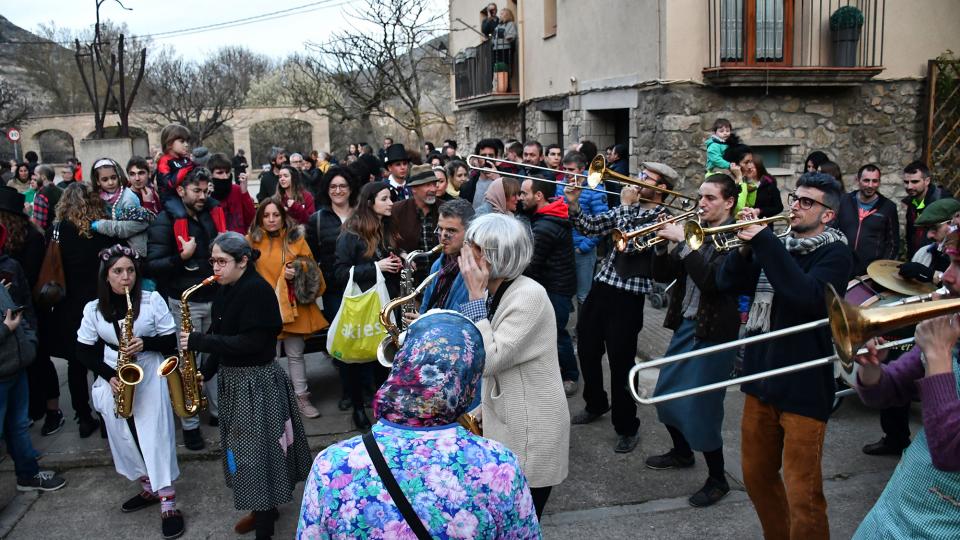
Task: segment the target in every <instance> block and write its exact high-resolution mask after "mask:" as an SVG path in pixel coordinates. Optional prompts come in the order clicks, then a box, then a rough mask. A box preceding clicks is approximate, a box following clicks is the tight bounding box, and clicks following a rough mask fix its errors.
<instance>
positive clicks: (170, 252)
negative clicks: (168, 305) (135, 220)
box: [146, 199, 218, 302]
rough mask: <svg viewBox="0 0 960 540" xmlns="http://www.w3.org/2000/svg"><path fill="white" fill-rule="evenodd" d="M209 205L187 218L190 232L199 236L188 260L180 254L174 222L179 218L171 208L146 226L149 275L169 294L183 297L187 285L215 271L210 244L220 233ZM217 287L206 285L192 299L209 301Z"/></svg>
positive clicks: (161, 289)
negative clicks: (197, 214)
mask: <svg viewBox="0 0 960 540" xmlns="http://www.w3.org/2000/svg"><path fill="white" fill-rule="evenodd" d="M207 203H208V205H207V206H206V207H205V208H204V209H203V212H201V213H200V215H199V216H198V217H199V219H197V218H186V219H187V228H188V230H189V231H190V236H192V237H193V238H196V239H197V249H196V251H194V253H193V257H191V258H190V260H188V261H184V260H183V259H181V258H180V250H179V249H178V246H177V243H178V242H177V239H176V238H175V237H174V232H173V224H174V222H175V221H176V220H175V219H174V217H173V216H172V215H171V214H170V211H169V210H164V211H163V212H160V214H159V215H158V216H157V219H155V220H153V223H151V224H150V228H149V229H147V269H146V274H147V276H149V277H151V278H153V279H154V280H156V282H157V290H158V291H160V294H162V295H164V296H165V297H166V298H173V299H176V300H179V299H180V295H181V294H182V293H183V291H184V290H185V289H187V288H188V287H191V286H193V285H196V284H197V283H200V282H201V281H203V280H204V279H206V278H208V277H210V276H212V275H213V268H212V267H211V266H210V244H211V243H212V242H213V239H214V238H216V237H217V234H218V233H217V226H216V225H215V224H214V223H213V218H211V217H210V208H211V205H210V204H209V203H210V199H208V200H207ZM215 292H216V287H215V286H214V287H203V288H202V289H200V290H199V291H197V292H195V293H194V294H193V295H192V296H191V297H190V301H191V302H209V301H210V300H211V299H212V298H213V295H214V293H215Z"/></svg>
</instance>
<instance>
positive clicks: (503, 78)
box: [493, 62, 510, 94]
mask: <svg viewBox="0 0 960 540" xmlns="http://www.w3.org/2000/svg"><path fill="white" fill-rule="evenodd" d="M509 87H510V66H509V65H507V63H506V62H494V64H493V92H494V93H495V94H505V93H507V89H508V88H509Z"/></svg>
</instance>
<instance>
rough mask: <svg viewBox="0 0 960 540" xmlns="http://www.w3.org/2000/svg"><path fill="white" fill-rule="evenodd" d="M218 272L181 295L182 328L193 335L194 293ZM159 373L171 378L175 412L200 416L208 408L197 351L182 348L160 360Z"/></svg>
mask: <svg viewBox="0 0 960 540" xmlns="http://www.w3.org/2000/svg"><path fill="white" fill-rule="evenodd" d="M217 279H218V278H217V276H210V277H208V278H207V279H205V280H203V281H201V282H200V283H197V284H196V285H194V286H193V287H189V288H188V289H187V290H185V291H183V294H181V295H180V332H181V333H184V334H187V335H189V334H190V332H193V321H191V320H190V304H189V302H188V300H189V298H190V295H192V294H193V293H194V292H196V291H197V289H199V288H201V287H204V286H206V285H209V284H211V283H213V282H214V281H216V280H217ZM157 375H159V376H161V377H165V378H166V379H167V389H168V390H169V391H170V402H171V404H172V405H173V412H175V413H176V414H177V416H179V417H181V418H189V417H191V416H196V415H197V413H199V412H200V411H202V410H204V409H206V408H207V398H206V397H204V395H203V391H202V389H201V386H200V379H199V377H198V376H197V360H196V354H194V352H193V351H188V350H180V351H179V352H178V354H177V356H171V357H169V358H167V359H166V360H164V361H163V362H161V363H160V367H159V368H157Z"/></svg>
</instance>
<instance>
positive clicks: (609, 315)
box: [564, 162, 679, 453]
mask: <svg viewBox="0 0 960 540" xmlns="http://www.w3.org/2000/svg"><path fill="white" fill-rule="evenodd" d="M678 178H679V175H678V174H677V171H675V170H673V169H672V168H671V167H670V166H668V165H664V164H663V163H656V162H646V163H643V164H642V172H641V176H640V184H641V185H643V186H655V187H658V188H661V189H673V186H674V183H675V182H676V181H677V179H678ZM580 192H581V189H579V188H577V187H576V186H573V185H567V186H566V187H565V188H564V195H565V196H566V198H567V203H568V205H569V213H570V220H571V221H572V222H573V225H574V227H576V229H577V230H578V231H580V233H581V234H583V235H584V236H599V237H603V236H606V235H608V234H610V233H612V232H613V231H614V229H620V230H621V231H633V230H635V229H638V228H640V227H643V226H645V225H649V224H651V223H653V222H654V221H656V220H658V219H660V217H661V216H663V215H664V214H666V213H667V210H666V208H665V207H664V206H663V195H662V192H660V191H656V190H654V189H651V188H650V187H634V186H624V188H623V190H622V192H621V194H622V195H628V196H629V195H633V197H631V198H633V199H635V198H636V195H639V196H640V201H639V202H637V203H634V204H632V205H629V206H625V205H619V206H616V207H614V208H611V209H610V210H608V211H606V212H603V213H600V214H593V215H589V214H585V213H583V212H582V211H581V209H580ZM649 251H650V250H645V251H638V250H637V249H636V247H634V246H633V245H631V246H629V247H628V248H627V249H626V250H625V251H623V252H618V251H616V250H611V251H610V253H609V254H608V255H607V257H606V258H605V259H604V260H603V262H602V263H601V264H600V270H599V271H598V272H597V274H596V276H595V277H594V281H593V286H592V287H591V288H590V292H589V293H587V298H586V300H584V302H583V305H582V306H581V308H580V311H579V313H578V314H577V352H578V356H579V357H580V373H581V375H582V376H583V400H584V401H585V402H586V406H585V407H584V410H582V411H580V412H579V413H578V414H576V415H574V417H573V418H572V420H571V422H572V423H574V424H587V423H590V422H593V421H594V420H596V419H598V418H600V416H602V415H603V414H604V413H606V412H607V411H608V410H611V405H612V409H613V414H612V415H611V416H612V418H611V420H612V421H613V427H614V430H615V431H616V433H617V443H616V446H615V447H614V451H615V452H617V453H626V452H631V451H632V450H633V449H634V448H636V446H637V442H638V440H639V439H638V436H637V431H638V430H639V429H640V420H639V419H638V418H637V404H636V403H635V402H634V401H633V398H631V397H630V393H629V392H628V391H627V375H628V373H629V371H630V368H631V367H633V365H634V358H636V356H637V334H639V333H640V329H641V328H643V303H644V295H646V294H647V293H650V292H653V291H654V284H653V280H651V279H650V268H651V261H652V257H651V253H649ZM604 352H606V354H607V361H608V362H609V363H610V397H611V399H610V400H609V401H608V399H607V393H606V391H605V390H604V388H603V367H602V358H603V354H604Z"/></svg>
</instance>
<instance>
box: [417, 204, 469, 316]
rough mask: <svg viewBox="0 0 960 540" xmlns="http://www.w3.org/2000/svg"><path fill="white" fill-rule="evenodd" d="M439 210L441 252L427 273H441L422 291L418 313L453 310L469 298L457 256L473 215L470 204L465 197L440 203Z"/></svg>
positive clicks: (458, 256)
mask: <svg viewBox="0 0 960 540" xmlns="http://www.w3.org/2000/svg"><path fill="white" fill-rule="evenodd" d="M439 213H440V218H439V219H438V221H437V237H438V238H439V239H440V244H441V245H443V253H442V254H441V255H440V258H438V259H437V260H436V261H434V263H433V266H431V267H430V273H431V274H433V273H434V272H440V273H439V274H438V275H437V279H435V280H434V281H433V282H432V283H431V284H430V285H428V286H427V288H426V290H425V291H424V292H423V302H421V303H420V313H426V312H427V310H430V309H434V308H439V309H452V310H456V309H457V308H458V307H459V306H460V304H463V303H464V302H466V301H468V300H469V299H470V298H469V296H470V294H469V291H467V287H466V286H465V285H464V284H463V276H461V275H460V265H459V264H458V260H459V258H460V249H461V248H463V238H464V236H465V235H466V232H467V226H468V225H470V220H472V219H473V215H474V209H473V205H471V204H470V203H469V202H467V201H466V200H464V199H454V200H452V201H447V202H445V203H443V204H441V205H440V210H439Z"/></svg>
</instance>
